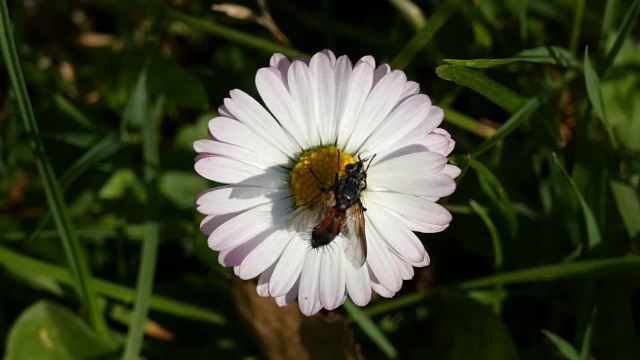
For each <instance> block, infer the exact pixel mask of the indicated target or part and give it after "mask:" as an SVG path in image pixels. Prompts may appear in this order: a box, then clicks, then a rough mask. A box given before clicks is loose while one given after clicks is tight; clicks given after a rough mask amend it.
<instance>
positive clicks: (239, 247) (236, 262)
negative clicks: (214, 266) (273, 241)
mask: <svg viewBox="0 0 640 360" xmlns="http://www.w3.org/2000/svg"><path fill="white" fill-rule="evenodd" d="M274 232H275V230H274V229H269V230H266V231H263V232H261V233H260V234H258V235H256V236H254V237H251V238H250V239H249V240H248V241H245V242H241V243H239V244H235V245H233V246H232V247H228V248H224V249H221V250H220V254H219V255H218V262H219V263H220V265H222V266H227V267H229V266H234V267H235V268H237V267H239V266H240V265H241V264H242V262H243V261H244V260H245V259H246V258H247V256H248V255H249V254H251V253H252V252H253V251H254V250H255V249H256V247H257V246H258V245H259V244H261V243H263V242H264V241H265V240H266V239H267V238H268V237H269V236H271V235H273V233H274ZM238 271H240V269H238ZM234 272H235V271H234ZM236 275H238V274H236Z"/></svg>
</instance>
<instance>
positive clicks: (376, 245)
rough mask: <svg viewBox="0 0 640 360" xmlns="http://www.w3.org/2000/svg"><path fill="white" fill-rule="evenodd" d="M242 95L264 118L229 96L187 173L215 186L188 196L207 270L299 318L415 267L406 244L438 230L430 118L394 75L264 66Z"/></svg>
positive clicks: (418, 259) (439, 147) (365, 62)
mask: <svg viewBox="0 0 640 360" xmlns="http://www.w3.org/2000/svg"><path fill="white" fill-rule="evenodd" d="M256 86H257V89H258V93H259V94H260V98H261V99H262V102H263V103H264V105H263V104H261V103H260V102H258V101H256V100H255V99H254V98H252V97H251V96H249V95H247V94H246V93H245V92H243V91H241V90H232V91H231V92H230V97H229V98H226V99H225V100H224V105H222V106H220V108H219V111H218V113H219V116H218V117H216V118H214V119H212V120H211V121H210V122H209V135H210V138H209V139H207V140H199V141H196V142H195V143H194V148H195V150H196V152H197V153H198V155H197V156H196V159H195V170H196V171H197V172H198V174H200V175H201V176H203V177H205V178H207V179H209V180H212V181H214V182H217V183H221V184H225V185H222V186H218V187H216V188H213V189H209V190H207V191H205V192H203V193H201V194H199V195H198V196H197V197H196V206H197V210H198V211H199V212H201V213H202V214H205V215H206V217H205V218H204V220H203V221H202V223H201V225H200V229H201V230H202V232H204V233H205V234H207V235H208V236H209V237H208V244H209V247H210V248H211V249H213V250H215V251H218V252H219V257H218V259H219V262H220V264H221V265H223V266H231V267H233V269H234V272H235V274H236V275H237V276H239V277H240V278H242V279H251V278H254V277H258V276H259V279H258V284H257V292H258V294H259V295H261V296H265V297H266V296H272V297H274V298H275V301H276V302H277V304H278V305H280V306H284V305H287V304H289V303H291V302H293V301H294V300H296V298H297V299H298V303H299V307H300V310H301V311H302V313H304V314H305V315H312V314H315V313H317V312H318V311H319V310H320V309H322V308H325V309H327V310H333V309H335V308H337V307H338V306H340V305H341V304H342V303H344V301H345V299H346V297H347V296H349V297H350V298H351V299H352V300H353V302H354V303H356V304H358V305H360V306H363V305H366V304H367V303H368V302H369V301H370V299H371V294H372V290H373V291H375V292H377V293H378V294H380V295H381V296H383V297H387V298H388V297H392V296H394V295H395V293H397V292H398V291H399V290H400V288H401V286H402V282H403V280H408V279H411V278H412V277H413V275H414V270H413V268H414V267H423V266H426V265H428V264H429V256H428V255H427V252H426V251H425V248H424V246H423V244H422V243H421V242H420V240H419V239H418V237H417V236H416V235H415V234H414V233H413V232H414V231H417V232H422V233H434V232H439V231H442V230H444V229H445V228H446V227H447V226H449V222H450V221H451V214H450V213H449V212H448V211H447V210H446V209H445V208H444V207H442V206H441V205H438V204H437V203H436V201H437V200H438V199H439V198H441V197H444V196H447V195H450V194H451V193H452V192H453V191H454V189H455V182H454V180H453V179H454V178H455V177H456V176H458V175H459V174H460V169H458V168H457V167H455V166H453V165H450V164H448V163H447V158H446V156H447V155H449V153H451V151H452V150H453V147H454V145H455V143H454V141H453V140H452V139H451V136H450V135H449V133H447V132H446V131H445V130H443V129H440V128H438V126H439V125H440V123H441V122H442V119H443V111H442V109H440V108H439V107H436V106H433V105H432V104H431V100H430V99H429V97H428V96H427V95H424V94H420V93H419V86H418V84H417V83H415V82H413V81H408V80H407V78H406V76H405V74H404V72H402V71H399V70H391V69H390V67H389V66H388V65H386V64H383V65H380V66H378V67H376V63H375V60H374V59H373V58H372V57H371V56H365V57H363V58H362V59H360V60H359V61H358V62H357V63H355V65H354V64H352V62H351V61H350V60H349V58H347V57H346V56H341V57H339V58H336V56H335V55H334V54H333V53H332V52H331V51H328V50H324V51H322V52H319V53H317V54H315V55H313V57H311V59H307V58H294V59H292V60H289V59H287V58H286V57H285V56H284V55H282V54H274V55H273V56H272V57H271V61H270V66H269V67H266V68H262V69H260V70H258V72H257V74H256ZM345 169H346V170H345ZM347 183H348V184H347ZM345 199H346V200H345Z"/></svg>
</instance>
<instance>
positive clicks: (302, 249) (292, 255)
mask: <svg viewBox="0 0 640 360" xmlns="http://www.w3.org/2000/svg"><path fill="white" fill-rule="evenodd" d="M308 251H309V243H308V242H306V241H304V240H302V238H300V236H299V235H297V236H295V237H294V238H293V239H291V241H290V242H289V245H288V246H287V247H286V248H285V249H284V252H283V253H282V256H280V259H279V260H278V264H277V265H276V268H275V270H274V271H273V275H272V276H271V282H270V283H269V293H270V294H271V296H274V297H275V296H282V295H284V294H286V293H287V292H288V291H289V290H290V289H291V287H292V286H293V284H295V283H296V281H297V280H298V278H299V277H300V272H301V271H302V266H303V265H304V259H305V256H306V254H307V252H308Z"/></svg>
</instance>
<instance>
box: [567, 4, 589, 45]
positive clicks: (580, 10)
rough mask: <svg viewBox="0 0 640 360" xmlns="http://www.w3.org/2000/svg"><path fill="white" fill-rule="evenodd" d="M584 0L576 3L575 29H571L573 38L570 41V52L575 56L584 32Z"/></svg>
mask: <svg viewBox="0 0 640 360" xmlns="http://www.w3.org/2000/svg"><path fill="white" fill-rule="evenodd" d="M584 2H585V1H584V0H576V1H575V5H574V7H575V16H574V17H573V27H572V28H571V38H570V39H569V51H571V53H572V54H575V53H576V51H577V50H578V41H579V40H580V32H581V31H582V20H583V17H584Z"/></svg>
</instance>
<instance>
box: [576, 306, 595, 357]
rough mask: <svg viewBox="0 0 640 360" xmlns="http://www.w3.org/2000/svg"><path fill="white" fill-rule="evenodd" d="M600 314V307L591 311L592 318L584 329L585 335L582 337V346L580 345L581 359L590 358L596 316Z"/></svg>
mask: <svg viewBox="0 0 640 360" xmlns="http://www.w3.org/2000/svg"><path fill="white" fill-rule="evenodd" d="M597 315H598V309H597V308H594V309H593V311H592V312H591V319H589V324H588V325H587V328H586V329H585V330H584V337H583V338H582V346H581V347H580V360H588V359H589V358H590V355H591V345H593V327H594V326H595V323H596V316H597Z"/></svg>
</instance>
